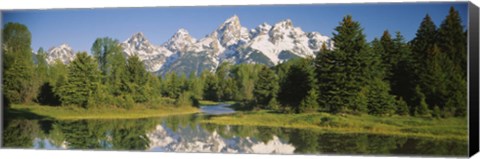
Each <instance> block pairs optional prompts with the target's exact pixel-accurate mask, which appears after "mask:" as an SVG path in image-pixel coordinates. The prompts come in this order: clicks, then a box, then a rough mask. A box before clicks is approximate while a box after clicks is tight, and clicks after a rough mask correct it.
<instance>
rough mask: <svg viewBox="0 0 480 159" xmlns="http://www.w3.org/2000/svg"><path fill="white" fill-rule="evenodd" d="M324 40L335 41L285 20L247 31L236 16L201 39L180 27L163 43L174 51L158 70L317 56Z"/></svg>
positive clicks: (330, 45) (270, 62) (329, 45)
mask: <svg viewBox="0 0 480 159" xmlns="http://www.w3.org/2000/svg"><path fill="white" fill-rule="evenodd" d="M323 43H325V44H326V45H327V48H328V49H332V48H333V42H332V41H331V39H330V38H329V37H327V36H323V35H321V34H320V33H318V32H309V33H307V32H304V31H302V29H301V28H300V27H295V26H294V25H293V23H292V21H291V20H289V19H286V20H283V21H280V22H278V23H276V24H274V25H273V26H272V25H269V24H267V23H263V24H261V25H259V26H258V27H256V28H255V29H252V30H250V31H249V30H248V29H247V28H245V27H243V26H242V25H241V23H240V19H239V17H238V16H236V15H234V16H232V17H230V18H228V19H227V20H225V21H224V22H223V23H222V24H221V25H220V26H219V27H218V28H217V29H216V30H214V31H213V32H212V33H210V34H208V35H207V36H205V37H204V38H201V39H200V40H196V39H195V38H193V37H192V36H191V35H190V34H189V33H188V31H187V30H186V29H180V30H179V31H177V33H175V34H174V35H173V36H172V38H170V39H169V40H168V41H167V42H166V43H164V44H163V45H162V46H163V47H165V48H167V49H168V50H170V51H171V52H172V53H173V54H172V57H170V58H168V60H167V61H168V62H167V63H166V64H165V65H164V66H163V67H162V68H161V69H160V70H158V71H157V73H158V74H161V75H163V74H165V73H167V72H172V71H174V72H177V73H187V74H189V73H196V74H198V73H200V72H201V71H203V70H205V69H207V70H211V71H213V70H215V69H216V67H217V66H218V65H219V64H220V63H222V62H231V63H234V64H239V63H260V64H267V65H270V66H273V65H276V64H279V63H281V62H284V61H287V60H289V59H291V58H296V57H307V56H315V53H316V52H318V51H320V48H321V46H322V44H323Z"/></svg>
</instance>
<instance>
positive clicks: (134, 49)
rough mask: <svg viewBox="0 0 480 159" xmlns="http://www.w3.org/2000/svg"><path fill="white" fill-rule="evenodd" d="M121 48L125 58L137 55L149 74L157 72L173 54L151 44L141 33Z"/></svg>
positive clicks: (128, 40)
mask: <svg viewBox="0 0 480 159" xmlns="http://www.w3.org/2000/svg"><path fill="white" fill-rule="evenodd" d="M121 46H122V48H123V52H124V54H125V55H126V56H133V55H137V56H138V57H139V59H140V60H141V61H142V62H143V63H144V65H145V68H146V69H147V71H150V72H155V71H158V70H159V69H160V68H161V67H162V66H163V64H164V63H165V62H166V61H167V58H168V57H169V56H171V55H172V54H173V53H172V52H171V51H170V50H168V49H167V48H165V47H162V46H155V45H153V44H151V43H150V41H148V39H147V38H146V37H145V36H144V35H143V33H141V32H140V33H136V34H134V35H133V36H132V37H130V38H128V39H127V40H126V41H124V42H123V43H121Z"/></svg>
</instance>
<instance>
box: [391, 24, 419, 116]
mask: <svg viewBox="0 0 480 159" xmlns="http://www.w3.org/2000/svg"><path fill="white" fill-rule="evenodd" d="M393 45H394V49H393V50H395V51H394V53H395V54H396V55H394V57H395V58H396V59H398V62H397V64H396V65H393V66H392V71H391V77H390V78H389V79H388V80H389V82H390V86H391V92H392V94H393V95H396V96H397V97H399V99H397V103H401V104H397V105H398V106H403V104H406V105H407V107H408V106H409V105H412V106H413V105H414V102H413V100H412V99H413V95H414V94H415V93H414V92H415V90H414V88H415V85H416V80H417V77H415V73H414V70H415V69H416V68H415V67H416V62H415V61H414V58H413V57H412V52H411V50H410V47H409V45H408V44H406V43H405V40H404V38H403V36H402V35H401V34H400V32H397V33H396V36H395V38H394V39H393ZM409 109H410V107H408V108H407V112H409ZM403 111H404V110H403V109H402V111H401V112H402V113H401V114H403Z"/></svg>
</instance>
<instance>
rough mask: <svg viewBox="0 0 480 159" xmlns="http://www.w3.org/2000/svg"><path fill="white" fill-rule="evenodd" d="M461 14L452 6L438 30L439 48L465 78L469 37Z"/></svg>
mask: <svg viewBox="0 0 480 159" xmlns="http://www.w3.org/2000/svg"><path fill="white" fill-rule="evenodd" d="M464 33H465V32H464V28H463V26H462V20H461V18H460V14H459V13H458V11H457V10H455V8H454V7H453V6H452V7H450V11H449V13H448V15H447V16H446V17H445V20H443V22H442V24H440V28H439V29H438V46H439V47H440V49H441V51H442V52H444V53H445V54H447V55H448V56H449V58H450V59H451V60H452V61H453V64H454V66H456V67H458V70H459V72H461V73H462V75H463V76H466V73H467V37H466V36H465V34H464Z"/></svg>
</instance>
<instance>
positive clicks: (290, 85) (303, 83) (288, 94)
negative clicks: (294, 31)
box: [278, 58, 318, 113]
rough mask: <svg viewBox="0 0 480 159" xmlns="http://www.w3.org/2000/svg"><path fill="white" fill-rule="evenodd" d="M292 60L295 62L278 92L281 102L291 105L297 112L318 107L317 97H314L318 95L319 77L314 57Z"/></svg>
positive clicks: (284, 104)
mask: <svg viewBox="0 0 480 159" xmlns="http://www.w3.org/2000/svg"><path fill="white" fill-rule="evenodd" d="M292 62H293V63H294V64H293V65H292V66H291V67H290V69H289V71H288V74H287V77H286V79H285V81H284V82H283V83H282V85H281V87H280V88H281V89H280V92H279V94H278V99H279V101H280V104H282V105H283V106H286V107H290V109H292V110H294V111H295V112H297V113H301V112H303V110H308V108H310V107H312V109H313V108H314V107H315V108H318V104H316V103H317V101H316V100H317V97H314V96H317V92H316V91H317V79H316V74H315V67H314V64H313V59H311V58H306V59H294V60H292ZM313 100H315V101H313ZM302 103H303V105H301V104H302ZM305 104H314V105H305ZM300 106H302V107H303V108H300ZM301 109H302V110H301Z"/></svg>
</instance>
